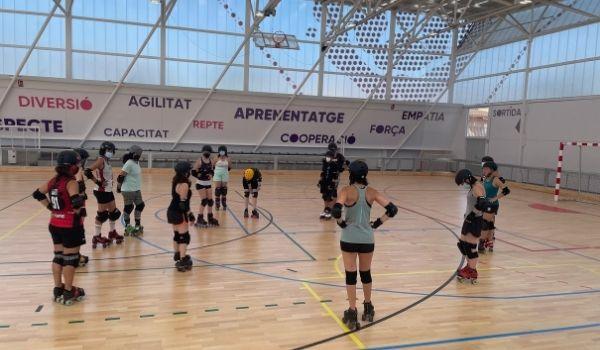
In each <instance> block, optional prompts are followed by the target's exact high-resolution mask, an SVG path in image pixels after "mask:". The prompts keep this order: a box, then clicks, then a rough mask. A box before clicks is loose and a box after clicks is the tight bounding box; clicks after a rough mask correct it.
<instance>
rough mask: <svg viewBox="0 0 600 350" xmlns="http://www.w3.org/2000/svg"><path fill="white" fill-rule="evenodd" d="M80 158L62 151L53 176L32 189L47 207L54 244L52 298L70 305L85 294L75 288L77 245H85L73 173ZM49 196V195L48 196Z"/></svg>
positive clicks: (80, 200)
mask: <svg viewBox="0 0 600 350" xmlns="http://www.w3.org/2000/svg"><path fill="white" fill-rule="evenodd" d="M80 162H81V158H80V157H79V154H77V152H75V151H72V150H70V151H62V152H60V153H59V155H58V158H57V166H56V168H55V172H56V175H55V176H54V177H53V178H52V179H50V181H48V182H47V183H45V184H43V185H42V186H40V187H39V188H37V189H36V190H35V191H34V192H33V195H32V196H33V198H35V199H36V200H38V201H39V202H40V203H41V204H42V205H43V206H44V207H46V208H48V210H50V213H51V214H50V224H49V226H48V228H49V230H50V234H51V235H52V243H53V244H54V247H53V248H54V250H53V251H54V259H53V260H52V275H53V276H54V288H53V291H52V297H53V299H54V301H56V302H59V303H62V304H64V305H71V304H72V303H73V302H74V301H79V300H81V299H83V297H84V296H85V292H84V290H83V289H82V288H78V287H75V286H74V285H73V280H74V279H75V268H77V267H78V266H79V263H80V256H79V248H80V247H81V246H82V245H84V244H85V230H84V226H83V215H82V214H85V211H84V213H82V211H81V210H82V209H84V204H85V198H84V196H82V195H81V194H80V188H79V184H78V183H77V180H76V179H75V175H76V174H77V173H78V172H79V170H80V169H79V165H80ZM48 195H49V198H48Z"/></svg>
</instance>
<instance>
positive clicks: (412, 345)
mask: <svg viewBox="0 0 600 350" xmlns="http://www.w3.org/2000/svg"><path fill="white" fill-rule="evenodd" d="M596 327H600V323H584V324H578V325H574V326H567V327H555V328H543V329H534V330H529V331H517V332H508V333H492V334H485V335H479V336H473V337H464V338H450V339H441V340H433V341H427V342H419V343H409V344H396V345H386V346H378V347H373V348H369V349H371V350H387V349H408V348H418V347H422V346H432V345H442V344H451V343H464V342H470V341H476V340H483V339H497V338H508V337H518V336H521V335H532V334H543V333H554V332H566V331H572V330H578V329H587V328H596Z"/></svg>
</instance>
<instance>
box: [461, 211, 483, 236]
mask: <svg viewBox="0 0 600 350" xmlns="http://www.w3.org/2000/svg"><path fill="white" fill-rule="evenodd" d="M482 226H483V216H477V217H475V219H472V220H466V219H465V221H464V222H463V225H462V230H461V231H460V232H461V233H462V234H463V235H466V234H467V233H470V234H472V235H473V236H475V237H481V227H482Z"/></svg>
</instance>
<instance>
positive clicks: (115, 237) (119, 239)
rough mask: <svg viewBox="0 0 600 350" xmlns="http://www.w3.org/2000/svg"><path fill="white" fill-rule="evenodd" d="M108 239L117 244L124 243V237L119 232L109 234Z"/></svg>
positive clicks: (113, 231)
mask: <svg viewBox="0 0 600 350" xmlns="http://www.w3.org/2000/svg"><path fill="white" fill-rule="evenodd" d="M108 239H109V240H110V241H113V240H114V241H115V242H116V243H117V244H121V243H123V236H121V235H120V234H118V233H117V230H112V231H110V232H109V233H108Z"/></svg>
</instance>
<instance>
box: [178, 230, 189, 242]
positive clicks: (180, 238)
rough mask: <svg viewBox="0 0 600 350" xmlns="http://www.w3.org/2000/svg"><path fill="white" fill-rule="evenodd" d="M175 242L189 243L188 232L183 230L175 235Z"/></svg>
mask: <svg viewBox="0 0 600 350" xmlns="http://www.w3.org/2000/svg"><path fill="white" fill-rule="evenodd" d="M176 242H177V244H190V233H189V232H184V233H180V234H178V235H177V240H176Z"/></svg>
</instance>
